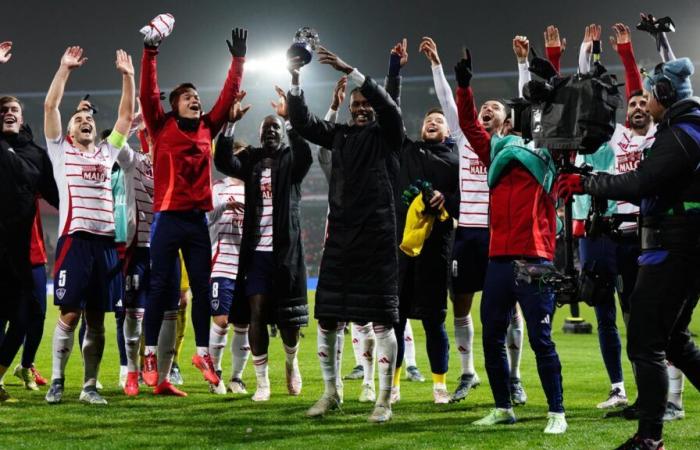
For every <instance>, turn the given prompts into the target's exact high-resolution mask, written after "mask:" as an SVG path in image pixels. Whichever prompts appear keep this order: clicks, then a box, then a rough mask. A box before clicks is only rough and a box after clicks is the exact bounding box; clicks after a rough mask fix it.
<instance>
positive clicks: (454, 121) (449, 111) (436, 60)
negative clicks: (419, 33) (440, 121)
mask: <svg viewBox="0 0 700 450" xmlns="http://www.w3.org/2000/svg"><path fill="white" fill-rule="evenodd" d="M418 50H419V51H420V52H421V53H423V54H424V55H425V57H426V58H428V61H430V66H431V68H432V71H433V84H434V85H435V95H437V98H438V102H440V108H442V112H443V113H444V114H445V119H446V120H447V126H448V127H449V128H450V133H451V134H452V135H453V136H456V135H457V134H458V133H461V130H460V128H459V115H458V114H457V104H456V103H455V99H454V96H453V95H452V89H451V88H450V84H449V83H448V82H447V78H446V77H445V71H444V70H443V69H442V63H441V61H440V55H439V54H438V50H437V45H436V44H435V41H433V39H432V38H430V37H427V36H426V37H423V39H422V40H421V43H420V47H419V48H418Z"/></svg>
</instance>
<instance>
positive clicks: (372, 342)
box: [353, 323, 376, 387]
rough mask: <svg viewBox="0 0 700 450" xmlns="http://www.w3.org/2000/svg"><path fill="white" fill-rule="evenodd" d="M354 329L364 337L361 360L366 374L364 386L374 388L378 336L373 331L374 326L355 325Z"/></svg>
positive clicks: (368, 324) (369, 324)
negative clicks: (367, 385)
mask: <svg viewBox="0 0 700 450" xmlns="http://www.w3.org/2000/svg"><path fill="white" fill-rule="evenodd" d="M353 328H357V332H358V333H359V334H361V335H362V339H361V342H362V359H360V363H361V364H362V369H363V372H364V378H363V380H362V384H369V385H370V386H372V387H374V356H375V351H376V336H375V333H374V330H373V329H372V324H371V323H367V324H365V325H355V326H354V327H353Z"/></svg>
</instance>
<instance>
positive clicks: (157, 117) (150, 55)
mask: <svg viewBox="0 0 700 450" xmlns="http://www.w3.org/2000/svg"><path fill="white" fill-rule="evenodd" d="M157 56H158V48H157V47H150V46H146V47H144V49H143V56H142V57H141V76H140V80H139V101H140V102H141V111H142V114H143V121H144V123H145V124H146V129H147V130H148V133H149V134H150V135H151V136H153V138H154V139H155V137H156V136H158V132H159V131H160V129H161V128H162V126H163V124H164V122H165V111H163V105H161V103H160V88H159V87H158V64H157V59H156V57H157Z"/></svg>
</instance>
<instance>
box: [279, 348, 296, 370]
mask: <svg viewBox="0 0 700 450" xmlns="http://www.w3.org/2000/svg"><path fill="white" fill-rule="evenodd" d="M282 346H283V347H284V354H285V362H286V363H287V365H290V366H292V367H294V368H296V369H298V368H299V361H298V360H297V354H298V353H299V342H297V345H295V346H294V347H287V344H284V343H282Z"/></svg>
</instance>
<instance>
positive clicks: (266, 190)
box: [255, 167, 272, 252]
mask: <svg viewBox="0 0 700 450" xmlns="http://www.w3.org/2000/svg"><path fill="white" fill-rule="evenodd" d="M260 194H261V195H262V212H261V213H260V226H259V227H258V230H257V237H258V238H260V240H259V242H258V246H257V247H256V248H255V251H258V252H271V251H272V170H271V169H270V168H269V167H268V168H265V169H263V171H262V175H261V177H260Z"/></svg>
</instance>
